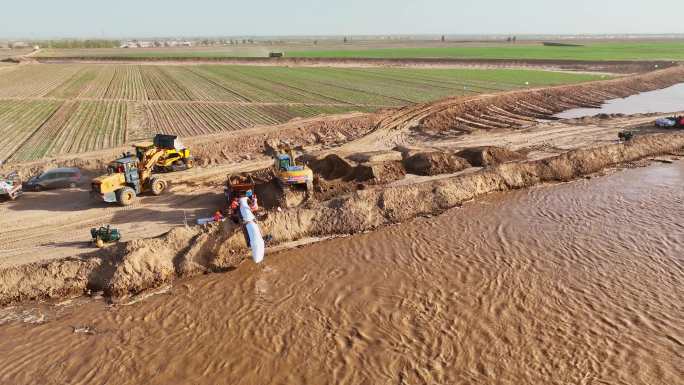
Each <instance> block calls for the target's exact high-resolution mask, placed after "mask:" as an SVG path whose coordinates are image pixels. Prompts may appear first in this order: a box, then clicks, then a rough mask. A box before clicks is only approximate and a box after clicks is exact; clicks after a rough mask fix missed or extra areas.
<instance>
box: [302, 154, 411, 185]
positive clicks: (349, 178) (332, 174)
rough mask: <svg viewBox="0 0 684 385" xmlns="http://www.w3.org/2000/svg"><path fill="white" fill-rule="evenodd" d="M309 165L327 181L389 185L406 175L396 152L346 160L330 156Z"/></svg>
mask: <svg viewBox="0 0 684 385" xmlns="http://www.w3.org/2000/svg"><path fill="white" fill-rule="evenodd" d="M307 164H308V165H309V167H311V169H312V170H313V171H314V173H315V175H316V176H317V177H318V179H324V180H326V181H334V180H341V181H343V182H371V183H387V182H391V181H395V180H398V179H401V178H403V176H404V175H405V174H406V171H405V170H404V168H403V165H402V162H401V154H400V153H398V152H395V151H383V152H380V151H376V152H372V153H356V154H352V155H350V156H348V157H346V158H343V157H341V156H339V155H337V154H328V155H326V156H325V157H323V158H320V159H317V158H310V159H308V160H307Z"/></svg>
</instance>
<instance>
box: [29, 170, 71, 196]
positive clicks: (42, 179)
mask: <svg viewBox="0 0 684 385" xmlns="http://www.w3.org/2000/svg"><path fill="white" fill-rule="evenodd" d="M81 178H82V175H81V170H79V169H77V168H75V167H63V168H54V169H52V170H48V171H45V172H44V173H42V174H40V175H38V176H34V177H33V178H31V179H29V180H28V181H26V182H25V183H24V189H25V190H29V191H30V190H33V191H40V190H47V189H52V188H62V187H76V186H77V185H78V184H79V183H81Z"/></svg>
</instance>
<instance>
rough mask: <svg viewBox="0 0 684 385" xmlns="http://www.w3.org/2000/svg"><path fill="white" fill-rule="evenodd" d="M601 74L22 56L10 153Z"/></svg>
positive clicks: (10, 83)
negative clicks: (33, 60)
mask: <svg viewBox="0 0 684 385" xmlns="http://www.w3.org/2000/svg"><path fill="white" fill-rule="evenodd" d="M600 78H601V77H600V76H596V75H587V74H569V73H556V72H547V71H531V70H503V69H497V70H479V69H400V68H322V67H321V68H301V67H297V68H288V67H262V66H228V65H187V66H181V65H127V64H117V65H114V64H29V65H17V66H14V67H13V68H4V69H3V70H2V71H0V133H2V134H4V135H2V138H3V139H0V150H2V151H0V160H3V161H7V160H9V161H23V160H31V159H38V158H42V157H52V156H57V155H61V154H73V153H80V152H86V151H92V150H98V149H104V148H110V147H117V146H122V145H124V144H125V143H128V142H131V141H134V140H139V139H146V138H149V137H151V136H152V135H154V133H157V132H164V133H173V134H178V135H181V136H193V135H202V134H210V133H217V132H222V131H231V130H240V129H245V128H249V127H254V126H257V125H273V124H279V123H285V122H287V121H290V120H291V119H293V118H307V117H313V116H317V115H322V114H337V113H345V112H351V111H362V112H366V111H373V110H377V109H379V108H387V107H400V106H404V105H408V104H412V103H418V102H425V101H430V100H434V99H438V98H442V97H446V96H455V95H470V94H478V93H486V92H497V91H503V90H511V89H520V88H525V87H538V86H546V85H556V84H565V83H575V82H582V81H589V80H596V79H600Z"/></svg>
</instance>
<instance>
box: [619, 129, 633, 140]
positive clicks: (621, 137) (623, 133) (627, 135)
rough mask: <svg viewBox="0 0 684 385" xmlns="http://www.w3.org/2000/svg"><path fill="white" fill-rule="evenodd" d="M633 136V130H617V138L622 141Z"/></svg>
mask: <svg viewBox="0 0 684 385" xmlns="http://www.w3.org/2000/svg"><path fill="white" fill-rule="evenodd" d="M633 138H634V131H629V130H624V131H620V132H618V140H620V141H622V142H629V141H630V140H632V139H633Z"/></svg>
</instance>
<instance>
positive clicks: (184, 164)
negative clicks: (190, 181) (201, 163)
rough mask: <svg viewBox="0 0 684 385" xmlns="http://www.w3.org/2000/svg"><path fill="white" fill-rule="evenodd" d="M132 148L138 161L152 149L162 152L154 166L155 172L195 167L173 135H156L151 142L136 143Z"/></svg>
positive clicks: (186, 151)
mask: <svg viewBox="0 0 684 385" xmlns="http://www.w3.org/2000/svg"><path fill="white" fill-rule="evenodd" d="M133 147H135V153H136V156H137V157H138V159H140V160H142V159H143V157H144V154H146V153H147V152H148V151H150V150H152V149H156V150H157V151H162V152H163V154H162V156H161V157H160V158H159V160H157V162H156V163H155V165H154V169H153V170H154V171H156V172H173V171H182V170H187V169H190V168H192V167H194V165H195V160H194V158H193V157H192V155H190V150H189V149H188V148H186V147H185V146H183V144H182V143H181V141H180V140H179V139H178V137H177V136H175V135H163V134H157V135H156V136H155V137H154V140H153V141H152V142H145V143H138V144H135V145H133Z"/></svg>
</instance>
